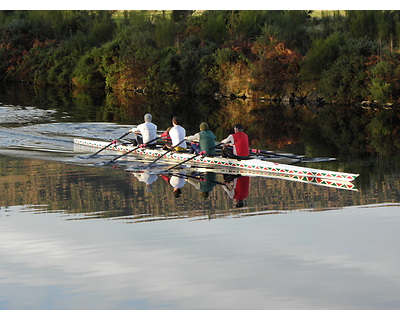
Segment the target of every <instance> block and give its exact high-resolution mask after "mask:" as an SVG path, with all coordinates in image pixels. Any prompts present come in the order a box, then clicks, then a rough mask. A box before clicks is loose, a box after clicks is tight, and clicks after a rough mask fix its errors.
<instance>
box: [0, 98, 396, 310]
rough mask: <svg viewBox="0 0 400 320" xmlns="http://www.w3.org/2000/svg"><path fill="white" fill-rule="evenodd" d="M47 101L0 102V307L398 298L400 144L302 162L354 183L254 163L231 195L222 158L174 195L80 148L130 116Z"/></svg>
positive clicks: (254, 304)
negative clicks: (215, 168)
mask: <svg viewBox="0 0 400 320" xmlns="http://www.w3.org/2000/svg"><path fill="white" fill-rule="evenodd" d="M46 109H47V110H45V109H41V108H39V107H29V108H27V107H21V106H16V105H7V104H6V103H5V102H4V103H3V104H2V105H0V118H1V119H2V120H1V123H0V141H1V146H0V179H1V184H0V190H1V198H0V309H3V310H10V309H41V310H43V309H45V310H52V309H55V310H72V309H74V310H75V309H77V310H80V309H90V310H94V309H111V310H116V309H129V310H133V309H135V310H136V309H145V310H147V309H152V310H154V309H175V310H176V309H184V310H197V309H211V310H214V309H223V310H227V309H229V310H230V309H245V310H247V309H255V310H260V309H263V310H271V309H274V310H276V309H284V310H287V309H296V310H298V309H324V310H331V309H344V310H348V309H365V310H369V309H378V310H381V309H391V310H396V309H399V308H400V283H399V282H400V280H399V279H400V271H399V270H400V250H399V249H398V243H400V233H399V232H398V229H399V225H400V182H399V181H400V170H399V157H393V158H392V159H390V160H388V159H387V158H385V157H376V158H373V159H371V158H368V159H361V158H357V159H356V158H354V157H353V158H352V159H339V160H338V161H334V162H329V163H308V164H306V165H307V166H311V167H318V168H325V169H332V170H338V171H347V172H354V173H360V177H359V178H358V179H357V180H356V181H355V183H354V184H355V189H357V190H343V189H337V188H328V187H326V186H321V185H314V184H306V183H301V182H296V181H288V180H283V179H276V178H267V177H249V178H248V179H244V180H245V183H248V188H249V189H248V190H249V192H248V195H247V196H246V197H245V199H244V206H243V207H242V208H238V207H235V206H234V200H233V199H231V197H230V196H229V193H228V192H227V191H226V189H224V188H223V187H222V182H223V181H224V177H223V175H222V174H220V173H218V172H217V173H214V174H213V175H212V176H209V177H208V178H209V182H211V183H209V184H207V185H204V184H203V185H200V184H199V181H198V180H197V179H194V178H187V179H183V180H182V181H181V182H182V183H183V185H182V187H181V191H182V193H181V195H180V197H179V198H176V197H175V195H174V193H173V188H172V186H171V183H170V181H168V179H167V178H168V177H163V176H161V175H159V174H157V173H159V171H158V172H147V173H151V175H150V176H147V177H146V176H145V175H143V174H139V173H137V172H132V171H131V169H132V166H133V165H134V164H132V163H128V164H127V163H124V164H119V165H116V166H112V167H110V166H104V165H102V162H103V161H104V160H109V159H110V158H113V157H114V156H115V154H113V153H107V152H105V153H104V154H102V155H101V156H100V157H98V158H93V159H91V160H88V159H86V158H85V157H83V156H84V155H89V154H91V153H93V152H94V151H91V150H86V151H85V150H81V149H77V148H76V147H74V145H73V143H72V139H73V137H75V136H82V137H94V136H97V137H100V138H104V139H112V138H115V137H116V136H120V135H121V134H120V133H121V132H122V133H123V132H126V130H127V128H129V126H126V125H122V124H120V125H118V124H114V123H105V122H94V121H93V120H91V119H88V121H82V119H76V118H69V117H68V114H67V113H63V112H60V110H59V109H57V108H55V109H54V110H53V109H48V108H46ZM63 117H65V118H64V119H63ZM79 156H81V157H79ZM314 156H318V154H315V155H314ZM185 173H187V174H190V173H191V168H188V169H187V170H186V171H185ZM145 178H150V179H151V181H152V183H151V184H150V183H147V184H146V183H145V182H144V181H145ZM205 190H207V191H208V196H207V197H206V196H205V193H204V191H205Z"/></svg>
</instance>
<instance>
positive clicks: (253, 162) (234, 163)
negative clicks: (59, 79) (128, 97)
mask: <svg viewBox="0 0 400 320" xmlns="http://www.w3.org/2000/svg"><path fill="white" fill-rule="evenodd" d="M74 143H75V144H78V145H84V146H88V147H93V148H104V147H105V146H107V145H108V144H110V143H109V142H106V141H97V140H89V139H74ZM108 149H110V150H116V151H121V152H129V151H131V150H133V149H135V147H133V146H130V145H122V144H120V145H118V144H111V145H110V146H109V147H108ZM132 154H136V155H142V156H149V157H153V158H155V157H159V156H161V155H163V154H165V156H164V157H163V160H165V161H168V162H172V163H177V162H182V161H185V160H187V159H189V158H190V157H193V154H189V153H178V152H174V153H172V152H169V153H166V151H165V150H161V149H146V148H137V149H136V150H134V151H133V152H132ZM187 163H188V164H191V165H197V166H202V167H211V168H229V169H237V170H242V171H244V172H253V173H256V174H257V175H260V174H264V173H273V174H277V175H287V176H293V177H304V178H311V179H313V178H314V179H318V178H319V179H324V180H332V181H347V182H348V181H352V180H354V179H355V178H356V177H357V176H358V174H351V173H343V172H335V171H328V170H321V169H312V168H306V167H300V166H294V165H289V164H282V163H276V162H273V161H270V160H268V159H262V158H253V159H248V160H236V159H230V158H222V157H207V156H206V157H200V156H199V157H196V158H193V159H192V160H190V161H189V162H187Z"/></svg>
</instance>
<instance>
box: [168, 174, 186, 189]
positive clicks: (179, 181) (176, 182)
mask: <svg viewBox="0 0 400 320" xmlns="http://www.w3.org/2000/svg"><path fill="white" fill-rule="evenodd" d="M185 183H186V180H185V179H183V178H181V177H177V176H172V177H171V179H170V180H169V184H170V185H171V186H172V187H174V188H182V187H183V186H184V185H185Z"/></svg>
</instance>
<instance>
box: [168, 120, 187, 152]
mask: <svg viewBox="0 0 400 320" xmlns="http://www.w3.org/2000/svg"><path fill="white" fill-rule="evenodd" d="M169 136H170V137H171V141H172V145H173V146H175V147H182V148H185V149H186V141H183V142H181V141H182V140H184V139H185V136H186V130H185V129H184V128H183V127H181V126H179V125H178V126H177V125H174V126H173V127H172V129H171V130H170V131H169ZM179 142H181V143H180V144H179V145H177V144H178V143H179Z"/></svg>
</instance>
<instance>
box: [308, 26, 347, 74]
mask: <svg viewBox="0 0 400 320" xmlns="http://www.w3.org/2000/svg"><path fill="white" fill-rule="evenodd" d="M345 41H346V36H345V35H343V34H341V33H339V32H335V33H332V34H331V35H329V36H328V37H327V38H326V39H322V38H319V39H316V40H314V41H313V43H312V45H311V48H310V49H309V51H308V52H307V55H306V57H305V58H304V60H303V62H302V64H301V69H302V74H303V76H305V77H306V78H307V79H311V80H314V79H319V77H320V75H321V73H322V72H323V71H324V70H326V69H327V68H329V67H330V66H331V64H332V63H334V62H335V60H336V59H337V58H338V57H339V48H340V47H341V46H343V45H344V43H345Z"/></svg>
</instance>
